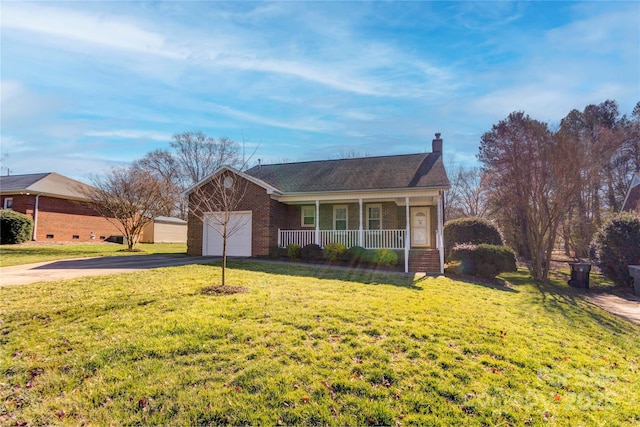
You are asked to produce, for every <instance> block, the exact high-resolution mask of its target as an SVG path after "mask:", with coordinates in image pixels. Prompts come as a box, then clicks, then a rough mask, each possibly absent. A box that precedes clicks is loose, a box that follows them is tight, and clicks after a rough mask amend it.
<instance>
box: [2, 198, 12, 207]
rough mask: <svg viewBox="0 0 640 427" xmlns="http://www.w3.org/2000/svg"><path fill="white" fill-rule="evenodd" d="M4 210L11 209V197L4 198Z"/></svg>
mask: <svg viewBox="0 0 640 427" xmlns="http://www.w3.org/2000/svg"><path fill="white" fill-rule="evenodd" d="M4 208H5V209H13V197H6V198H5V199H4Z"/></svg>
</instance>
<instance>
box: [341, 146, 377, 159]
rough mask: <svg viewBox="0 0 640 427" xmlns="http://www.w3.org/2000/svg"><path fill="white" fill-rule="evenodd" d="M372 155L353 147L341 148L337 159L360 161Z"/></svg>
mask: <svg viewBox="0 0 640 427" xmlns="http://www.w3.org/2000/svg"><path fill="white" fill-rule="evenodd" d="M369 156H370V154H369V153H367V152H366V151H365V152H361V151H358V150H356V149H355V148H353V147H347V148H341V149H340V151H339V152H338V156H337V157H336V158H337V159H358V158H362V157H369Z"/></svg>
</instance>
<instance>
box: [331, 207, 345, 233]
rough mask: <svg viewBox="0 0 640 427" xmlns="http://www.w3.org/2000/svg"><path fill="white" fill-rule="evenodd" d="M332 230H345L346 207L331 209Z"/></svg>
mask: <svg viewBox="0 0 640 427" xmlns="http://www.w3.org/2000/svg"><path fill="white" fill-rule="evenodd" d="M333 229H334V230H346V229H347V207H346V206H334V207H333Z"/></svg>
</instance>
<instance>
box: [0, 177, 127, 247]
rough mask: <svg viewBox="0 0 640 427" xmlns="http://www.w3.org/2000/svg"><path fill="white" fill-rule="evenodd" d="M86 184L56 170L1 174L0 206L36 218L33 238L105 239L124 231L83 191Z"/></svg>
mask: <svg viewBox="0 0 640 427" xmlns="http://www.w3.org/2000/svg"><path fill="white" fill-rule="evenodd" d="M83 186H85V187H86V186H87V185H86V184H83V183H81V182H79V181H75V180H73V179H71V178H67V177H65V176H62V175H59V174H57V173H55V172H50V173H38V174H28V175H10V176H2V177H0V207H1V208H3V209H13V210H14V211H16V212H20V213H23V214H25V215H27V216H30V217H31V218H32V219H33V222H34V227H33V236H32V240H34V241H53V242H65V241H78V242H90V241H100V240H105V239H107V238H108V237H109V236H112V235H121V234H122V233H121V232H119V231H118V230H117V228H116V227H115V226H114V225H113V224H111V223H110V222H109V221H108V220H107V219H105V218H103V217H101V216H100V215H98V214H97V213H96V212H95V211H94V210H93V209H92V208H91V205H90V204H89V203H88V202H87V200H86V199H85V198H84V197H83V196H82V194H81V193H80V190H79V188H80V187H83Z"/></svg>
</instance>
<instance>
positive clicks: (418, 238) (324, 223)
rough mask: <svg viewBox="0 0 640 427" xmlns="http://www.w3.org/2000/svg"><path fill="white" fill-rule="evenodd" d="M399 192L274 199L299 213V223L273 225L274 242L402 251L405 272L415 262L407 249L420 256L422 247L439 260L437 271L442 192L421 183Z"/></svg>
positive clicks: (441, 260) (440, 267)
mask: <svg viewBox="0 0 640 427" xmlns="http://www.w3.org/2000/svg"><path fill="white" fill-rule="evenodd" d="M403 193H404V194H397V195H393V196H392V197H389V196H390V195H389V194H385V196H386V197H385V196H382V195H367V196H361V197H357V198H354V197H353V196H354V195H344V196H343V197H341V198H336V195H335V194H334V195H332V197H331V198H322V197H318V198H316V199H315V200H313V201H311V200H309V199H304V200H287V201H285V200H280V202H281V203H282V202H285V203H287V202H289V203H287V204H289V205H290V206H291V205H294V206H295V207H297V208H298V211H296V214H295V215H298V214H299V215H300V217H299V218H300V226H297V225H294V224H291V225H294V226H293V227H290V228H288V227H287V228H278V233H277V244H278V247H280V248H286V247H287V246H288V245H290V244H297V245H300V246H302V247H304V246H306V245H308V244H317V245H319V246H320V247H322V248H324V247H325V246H326V245H327V244H329V243H340V244H342V245H344V246H346V247H347V248H350V247H353V246H360V247H363V248H365V249H391V250H395V251H398V252H400V254H401V255H402V254H403V255H404V256H403V257H401V258H403V260H404V271H405V272H407V273H408V272H409V271H410V266H412V268H416V265H418V264H416V262H415V260H414V262H410V258H411V256H410V255H411V254H416V253H418V254H420V257H421V258H424V257H425V255H424V254H425V253H428V254H429V256H428V258H429V259H430V260H431V261H432V263H431V265H434V263H433V261H436V260H437V261H439V262H435V265H436V266H437V267H438V270H439V271H438V272H439V273H441V274H442V273H443V272H444V266H443V265H444V252H443V244H442V242H443V221H444V219H443V198H444V192H443V191H436V190H434V191H433V192H429V191H425V190H424V189H423V190H422V191H421V192H420V193H419V194H415V193H413V194H411V196H407V195H406V192H403ZM381 196H382V197H381ZM402 196H404V197H402ZM423 268H424V267H423ZM411 271H413V270H411ZM415 271H424V270H415ZM431 271H433V270H431Z"/></svg>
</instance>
